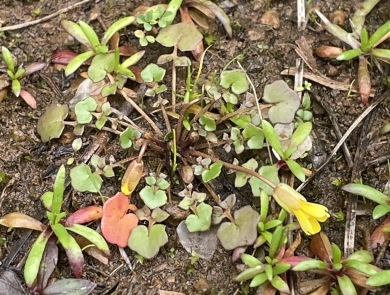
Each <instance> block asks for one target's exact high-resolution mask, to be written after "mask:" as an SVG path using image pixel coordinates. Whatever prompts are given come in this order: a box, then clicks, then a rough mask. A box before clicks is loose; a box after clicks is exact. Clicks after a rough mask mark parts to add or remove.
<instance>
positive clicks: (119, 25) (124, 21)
mask: <svg viewBox="0 0 390 295" xmlns="http://www.w3.org/2000/svg"><path fill="white" fill-rule="evenodd" d="M134 20H135V17H134V16H128V17H124V18H121V19H120V20H118V21H116V22H114V23H113V24H112V25H111V26H110V27H109V28H108V29H107V31H106V33H105V34H104V36H103V39H102V42H101V45H106V44H107V42H108V41H109V40H110V39H111V37H112V36H113V35H114V34H115V33H116V32H118V31H119V30H121V29H123V28H124V27H127V26H128V25H130V24H131V23H132V22H133V21H134Z"/></svg>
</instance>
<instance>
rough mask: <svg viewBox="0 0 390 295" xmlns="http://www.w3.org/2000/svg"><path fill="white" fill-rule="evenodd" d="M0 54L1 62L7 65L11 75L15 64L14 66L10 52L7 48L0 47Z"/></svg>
mask: <svg viewBox="0 0 390 295" xmlns="http://www.w3.org/2000/svg"><path fill="white" fill-rule="evenodd" d="M1 53H2V54H3V60H4V61H5V63H6V64H7V68H8V70H10V71H11V72H12V73H13V72H14V71H15V64H14V60H13V59H12V54H11V52H10V51H9V50H8V48H7V47H5V46H2V48H1Z"/></svg>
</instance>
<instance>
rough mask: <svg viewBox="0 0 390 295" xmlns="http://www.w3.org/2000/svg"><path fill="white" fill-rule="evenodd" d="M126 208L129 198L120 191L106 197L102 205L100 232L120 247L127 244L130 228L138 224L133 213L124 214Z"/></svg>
mask: <svg viewBox="0 0 390 295" xmlns="http://www.w3.org/2000/svg"><path fill="white" fill-rule="evenodd" d="M128 208H129V198H128V197H127V196H125V195H124V194H123V193H122V192H119V193H117V194H116V195H115V196H113V197H112V198H110V199H108V200H107V201H106V202H105V203H104V206H103V217H102V222H101V228H102V234H103V236H104V238H105V239H106V240H107V241H108V242H109V243H111V244H117V245H118V246H119V247H121V248H124V247H126V246H127V242H128V239H129V237H130V234H131V231H132V229H133V228H135V227H136V226H137V225H138V218H137V216H136V215H135V214H133V213H129V214H126V212H127V210H128Z"/></svg>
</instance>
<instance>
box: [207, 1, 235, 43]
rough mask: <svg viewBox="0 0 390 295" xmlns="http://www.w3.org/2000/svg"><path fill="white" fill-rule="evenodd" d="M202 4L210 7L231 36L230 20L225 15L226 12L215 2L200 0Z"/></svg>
mask: <svg viewBox="0 0 390 295" xmlns="http://www.w3.org/2000/svg"><path fill="white" fill-rule="evenodd" d="M202 4H203V5H205V6H206V7H207V8H208V9H210V10H211V11H212V12H213V13H214V14H215V16H216V17H217V18H218V19H219V20H220V21H221V23H222V25H223V27H224V28H225V30H226V32H227V33H228V35H229V37H230V38H231V37H232V36H233V31H232V27H231V25H230V20H229V17H228V16H227V15H226V13H225V12H224V11H223V10H222V8H221V7H219V6H218V5H217V4H215V3H213V2H211V1H208V0H205V1H202Z"/></svg>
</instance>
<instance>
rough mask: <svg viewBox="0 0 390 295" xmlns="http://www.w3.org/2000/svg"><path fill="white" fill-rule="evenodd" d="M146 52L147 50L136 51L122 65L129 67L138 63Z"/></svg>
mask: <svg viewBox="0 0 390 295" xmlns="http://www.w3.org/2000/svg"><path fill="white" fill-rule="evenodd" d="M144 54H145V50H142V51H139V52H137V53H134V54H133V55H132V56H130V57H129V58H128V59H126V60H125V61H124V62H123V63H122V64H121V67H123V68H128V67H130V66H132V65H134V64H136V63H137V62H138V61H139V60H140V59H141V58H142V57H143V56H144Z"/></svg>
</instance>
